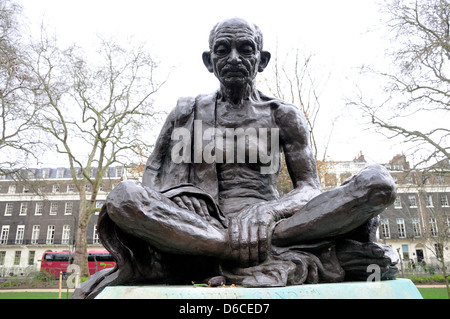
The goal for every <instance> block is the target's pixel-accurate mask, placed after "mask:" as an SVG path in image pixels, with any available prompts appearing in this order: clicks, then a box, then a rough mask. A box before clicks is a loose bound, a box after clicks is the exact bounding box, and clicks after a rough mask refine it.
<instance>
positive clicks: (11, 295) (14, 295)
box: [0, 292, 72, 299]
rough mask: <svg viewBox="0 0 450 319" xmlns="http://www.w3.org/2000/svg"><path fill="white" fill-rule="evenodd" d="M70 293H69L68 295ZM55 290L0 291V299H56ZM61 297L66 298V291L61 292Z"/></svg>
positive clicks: (57, 294)
mask: <svg viewBox="0 0 450 319" xmlns="http://www.w3.org/2000/svg"><path fill="white" fill-rule="evenodd" d="M71 294H72V293H69V297H70V295H71ZM58 297H59V293H57V292H0V299H58ZM61 299H67V293H66V292H63V293H62V294H61Z"/></svg>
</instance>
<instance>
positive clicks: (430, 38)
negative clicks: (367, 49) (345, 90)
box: [349, 0, 450, 167]
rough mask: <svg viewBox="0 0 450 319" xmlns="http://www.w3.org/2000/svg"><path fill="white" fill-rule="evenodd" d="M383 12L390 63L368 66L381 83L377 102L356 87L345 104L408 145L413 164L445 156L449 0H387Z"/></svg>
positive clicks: (449, 134)
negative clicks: (382, 67)
mask: <svg viewBox="0 0 450 319" xmlns="http://www.w3.org/2000/svg"><path fill="white" fill-rule="evenodd" d="M383 10H384V12H385V13H386V14H387V17H388V18H387V21H386V24H387V27H388V29H389V35H390V36H392V45H391V46H390V48H389V49H388V54H387V58H389V59H390V61H392V64H391V65H390V67H389V69H388V70H384V71H379V70H376V71H374V70H368V75H369V76H370V77H372V78H373V77H376V76H377V77H379V78H380V79H381V81H383V83H384V85H383V88H382V90H380V91H379V92H377V94H378V95H379V96H381V97H382V98H381V101H380V99H378V101H377V99H376V98H368V97H367V95H368V94H367V92H361V91H360V92H359V94H358V96H357V97H356V98H353V99H351V101H349V104H351V105H356V106H358V107H359V108H360V109H361V110H363V112H364V114H365V115H367V116H368V117H369V119H370V122H371V123H372V124H373V125H374V127H376V128H378V129H379V130H380V132H382V133H383V134H385V135H386V136H387V137H388V138H391V139H392V138H399V140H400V141H402V143H405V142H406V143H407V144H408V145H410V149H409V151H410V152H411V153H412V154H410V155H414V153H415V158H416V162H415V166H416V167H417V166H418V165H423V166H427V165H429V163H428V162H430V161H435V160H436V161H439V160H442V159H450V145H449V138H450V129H449V127H448V116H449V111H450V3H449V2H448V1H447V0H421V1H418V0H390V1H388V2H383ZM372 89H373V88H372Z"/></svg>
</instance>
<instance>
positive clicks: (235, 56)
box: [228, 49, 241, 64]
mask: <svg viewBox="0 0 450 319" xmlns="http://www.w3.org/2000/svg"><path fill="white" fill-rule="evenodd" d="M228 62H230V63H233V64H237V63H241V56H240V54H239V52H238V50H236V49H232V50H231V51H230V55H229V56H228Z"/></svg>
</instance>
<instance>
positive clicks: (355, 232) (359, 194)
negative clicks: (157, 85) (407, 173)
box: [72, 18, 397, 298]
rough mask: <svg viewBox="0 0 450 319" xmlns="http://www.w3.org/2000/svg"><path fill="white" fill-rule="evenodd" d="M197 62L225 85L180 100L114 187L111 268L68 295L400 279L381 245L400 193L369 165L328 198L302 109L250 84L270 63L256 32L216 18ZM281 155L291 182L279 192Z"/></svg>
mask: <svg viewBox="0 0 450 319" xmlns="http://www.w3.org/2000/svg"><path fill="white" fill-rule="evenodd" d="M202 57H203V62H204V64H205V66H206V68H207V69H208V71H209V72H211V73H214V75H215V76H216V77H217V79H218V80H219V82H220V88H219V90H218V91H216V92H214V93H212V94H209V95H199V96H197V97H193V98H191V97H188V98H181V99H179V100H178V103H177V105H176V107H175V108H174V109H173V110H172V112H171V113H170V114H169V115H168V117H167V120H166V122H165V124H164V126H163V128H162V130H161V133H160V135H159V137H158V139H157V142H156V144H155V147H154V150H153V152H152V154H151V156H150V157H149V159H148V161H147V164H146V169H145V172H144V175H143V179H142V183H140V182H137V181H123V182H121V183H120V184H119V185H118V186H116V187H115V188H114V189H113V191H111V193H110V194H109V196H108V198H107V200H106V203H105V205H104V206H103V208H102V210H101V213H100V216H99V221H98V231H99V236H100V239H101V242H102V244H103V245H104V246H105V248H106V249H107V250H108V251H110V253H111V254H112V255H113V256H114V257H115V259H116V261H117V264H116V267H115V268H113V269H106V270H103V271H101V272H98V273H96V274H95V275H93V276H91V278H90V279H89V280H88V281H87V282H85V283H84V284H83V285H82V286H81V287H79V288H78V289H77V290H76V291H75V292H74V294H73V297H72V298H93V297H95V296H96V295H97V294H98V293H99V292H100V291H101V290H102V289H103V288H104V287H106V286H110V285H127V284H135V283H140V284H144V283H145V284H190V283H191V282H192V281H202V280H204V279H206V278H208V281H209V282H210V283H215V282H217V280H215V279H217V278H220V283H224V282H226V283H227V284H231V283H235V284H239V285H243V286H245V287H273V286H286V285H296V284H303V283H318V282H341V281H349V280H366V279H367V277H368V276H369V275H370V274H371V273H370V272H368V270H367V269H368V268H367V267H368V266H369V265H377V266H379V267H380V276H381V278H380V279H382V280H383V279H393V278H395V276H396V273H397V267H396V264H397V254H396V253H395V252H394V251H393V250H392V248H390V247H388V246H385V245H380V244H377V243H376V242H375V241H376V230H377V227H378V226H377V225H378V215H379V214H380V213H381V212H382V211H383V210H384V209H385V208H386V207H387V206H389V205H391V204H392V203H393V201H394V199H395V196H396V187H395V183H394V181H393V179H392V177H391V176H390V174H389V173H388V172H387V170H386V169H385V168H383V167H382V166H380V165H369V166H367V167H366V168H364V169H363V170H362V171H361V172H359V173H358V174H356V175H354V176H352V177H351V178H349V179H348V180H346V181H345V182H344V183H343V184H342V185H341V186H339V187H337V188H335V189H332V190H330V191H327V192H322V190H321V187H320V184H319V179H318V174H317V169H316V163H315V160H314V156H313V154H312V151H311V149H310V146H309V145H308V129H307V124H306V121H305V118H304V116H303V114H302V113H301V112H300V110H299V109H298V108H297V107H295V106H293V105H291V104H288V103H286V102H284V101H281V100H279V99H276V98H273V97H269V96H266V95H264V94H263V93H261V92H260V91H258V90H257V89H256V87H255V78H256V75H257V73H258V72H262V71H264V69H265V68H266V66H267V65H268V63H269V60H270V53H269V52H267V51H264V50H263V36H262V33H261V31H260V29H259V28H258V27H257V26H256V25H254V24H252V23H249V22H247V21H245V20H242V19H238V18H233V19H228V20H225V21H223V22H220V23H218V24H217V25H216V26H215V27H214V28H213V30H212V31H211V33H210V38H209V50H208V51H206V52H204V53H203V56H202ZM281 152H283V153H284V156H285V159H286V165H287V168H288V171H289V174H290V177H291V179H292V182H293V186H294V188H293V190H292V191H291V192H290V193H288V194H286V195H284V196H282V197H280V196H279V194H278V192H277V189H276V182H277V177H278V172H279V163H280V154H281Z"/></svg>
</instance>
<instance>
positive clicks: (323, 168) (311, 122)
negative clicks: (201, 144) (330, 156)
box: [264, 49, 336, 194]
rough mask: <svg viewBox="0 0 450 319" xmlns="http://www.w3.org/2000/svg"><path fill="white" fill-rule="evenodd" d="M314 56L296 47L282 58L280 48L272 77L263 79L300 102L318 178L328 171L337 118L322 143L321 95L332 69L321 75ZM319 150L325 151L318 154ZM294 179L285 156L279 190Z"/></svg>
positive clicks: (286, 189) (278, 93) (272, 89)
mask: <svg viewBox="0 0 450 319" xmlns="http://www.w3.org/2000/svg"><path fill="white" fill-rule="evenodd" d="M315 58H316V57H315V55H314V54H311V53H310V54H303V53H302V52H301V50H300V49H297V50H295V52H294V54H293V55H291V54H288V55H287V56H285V58H284V59H283V60H280V57H279V55H278V50H277V51H276V52H275V56H274V58H273V60H274V61H273V69H272V73H270V76H273V77H272V78H270V79H269V78H265V79H264V82H265V84H266V86H267V88H268V90H269V91H270V93H271V94H273V95H274V96H275V97H277V98H279V99H282V100H284V101H287V102H289V103H291V104H293V105H296V106H298V107H299V109H300V110H301V112H302V113H303V115H304V116H305V119H306V122H307V125H308V130H309V144H310V146H311V148H312V150H313V153H314V158H315V160H316V164H317V171H318V173H319V178H320V179H321V180H322V179H323V177H324V176H325V174H326V173H327V171H328V165H327V163H326V157H327V149H328V146H329V143H330V141H331V134H332V131H333V127H334V123H335V121H336V119H334V120H332V121H331V126H330V127H331V129H330V131H329V136H328V138H327V142H326V143H325V144H324V145H322V146H321V145H319V144H318V142H317V135H318V134H317V123H318V118H319V114H320V111H321V107H322V105H321V101H320V96H321V93H322V90H324V88H325V87H326V84H327V82H328V79H329V77H330V73H328V75H327V76H326V77H324V78H322V77H320V76H319V75H318V73H317V72H318V70H317V67H316V66H315V63H314V60H315ZM322 113H323V112H322ZM320 153H322V154H321V156H320V158H319V154H320ZM291 183H292V182H291V179H290V177H289V173H288V172H287V168H286V163H285V162H284V157H283V158H282V162H281V168H280V175H279V177H278V183H277V188H278V191H279V193H280V194H285V193H287V192H289V191H290V190H292V185H291Z"/></svg>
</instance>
